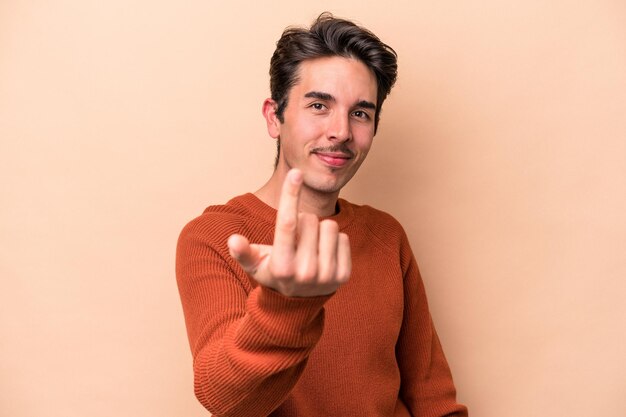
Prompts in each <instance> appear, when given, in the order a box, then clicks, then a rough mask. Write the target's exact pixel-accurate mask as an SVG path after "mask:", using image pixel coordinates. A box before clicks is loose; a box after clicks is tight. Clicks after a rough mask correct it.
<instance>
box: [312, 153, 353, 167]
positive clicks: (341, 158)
mask: <svg viewBox="0 0 626 417" xmlns="http://www.w3.org/2000/svg"><path fill="white" fill-rule="evenodd" d="M314 154H315V156H317V157H318V159H320V160H321V161H322V162H324V163H325V164H327V165H330V166H332V167H335V168H338V167H342V166H344V165H346V164H347V163H348V161H349V160H350V159H352V155H348V154H345V153H342V152H314Z"/></svg>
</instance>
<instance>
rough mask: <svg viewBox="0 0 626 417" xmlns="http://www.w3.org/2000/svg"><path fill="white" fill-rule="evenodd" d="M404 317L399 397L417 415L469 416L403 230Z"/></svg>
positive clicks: (399, 354)
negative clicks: (442, 345) (460, 396)
mask: <svg viewBox="0 0 626 417" xmlns="http://www.w3.org/2000/svg"><path fill="white" fill-rule="evenodd" d="M400 255H401V263H402V271H403V273H404V317H403V322H402V329H401V330H400V335H399V338H398V343H397V345H396V355H397V358H398V365H399V367H400V373H401V378H402V383H401V387H400V397H401V399H402V401H403V402H404V403H405V404H406V406H407V407H408V409H409V410H410V411H411V414H412V415H414V416H418V415H419V416H428V417H442V416H457V417H464V416H467V408H466V407H465V406H463V405H461V404H458V403H457V401H456V389H455V387H454V383H453V381H452V375H451V373H450V368H449V366H448V362H447V361H446V358H445V356H444V353H443V349H442V347H441V343H440V342H439V337H438V336H437V332H436V331H435V327H434V325H433V321H432V318H431V315H430V311H429V309H428V302H427V299H426V292H425V289H424V283H423V282H422V278H421V275H420V272H419V268H418V266H417V262H416V260H415V257H414V256H413V253H412V251H411V248H410V246H409V242H408V239H407V237H406V235H405V234H403V240H402V247H401V254H400Z"/></svg>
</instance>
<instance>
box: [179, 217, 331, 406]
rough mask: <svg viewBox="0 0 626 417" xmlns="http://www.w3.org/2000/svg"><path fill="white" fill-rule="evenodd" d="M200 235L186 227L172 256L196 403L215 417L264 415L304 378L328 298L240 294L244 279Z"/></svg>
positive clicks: (255, 292) (266, 292)
mask: <svg viewBox="0 0 626 417" xmlns="http://www.w3.org/2000/svg"><path fill="white" fill-rule="evenodd" d="M203 236H206V233H198V232H197V231H195V230H194V228H193V227H190V226H188V227H186V228H185V229H183V232H182V233H181V236H180V238H179V241H178V247H177V253H176V277H177V283H178V288H179V292H180V296H181V302H182V306H183V312H184V314H185V322H186V326H187V333H188V336H189V343H190V345H191V350H192V354H193V370H194V389H195V394H196V397H197V398H198V400H199V401H200V403H201V404H202V405H203V406H204V407H205V408H207V409H208V410H209V411H210V412H211V413H213V415H214V416H216V417H222V416H224V417H227V416H228V417H230V416H232V417H235V416H237V417H245V416H266V415H268V414H270V413H271V412H272V411H273V410H274V409H275V408H276V407H278V406H279V405H280V404H281V403H282V402H283V401H284V400H285V398H286V397H287V395H288V394H289V392H290V391H291V389H292V388H293V386H294V385H295V384H296V382H297V381H298V379H299V377H300V375H301V374H302V372H303V370H304V368H305V366H306V363H307V359H308V357H309V354H310V352H311V351H312V349H313V348H314V347H315V345H316V343H317V341H318V340H319V338H320V337H321V334H322V328H323V321H324V308H323V305H324V303H325V301H326V300H327V299H328V298H329V297H330V296H324V297H311V298H290V297H285V296H283V295H282V294H280V293H278V292H276V291H274V290H271V289H268V288H265V287H262V286H258V287H256V288H254V289H252V288H251V287H250V288H244V285H243V284H242V282H243V280H242V276H241V274H243V278H244V279H246V280H247V278H246V276H245V272H243V270H241V268H239V267H238V265H237V264H236V263H235V262H234V261H233V260H232V259H231V258H230V257H229V256H228V255H227V254H226V253H220V251H219V250H216V249H215V248H214V247H212V246H211V245H210V244H209V243H208V242H207V239H206V238H204V237H203ZM238 274H239V275H238Z"/></svg>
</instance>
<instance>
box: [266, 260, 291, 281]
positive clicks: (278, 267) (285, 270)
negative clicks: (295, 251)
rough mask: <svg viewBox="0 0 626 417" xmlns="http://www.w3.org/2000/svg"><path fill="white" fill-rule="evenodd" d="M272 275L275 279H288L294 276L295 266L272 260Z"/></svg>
mask: <svg viewBox="0 0 626 417" xmlns="http://www.w3.org/2000/svg"><path fill="white" fill-rule="evenodd" d="M269 271H270V275H271V276H272V277H273V278H275V279H281V280H282V279H288V278H290V277H291V276H293V268H292V267H291V266H290V265H287V264H285V263H278V262H271V263H270V268H269Z"/></svg>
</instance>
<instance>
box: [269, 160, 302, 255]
mask: <svg viewBox="0 0 626 417" xmlns="http://www.w3.org/2000/svg"><path fill="white" fill-rule="evenodd" d="M301 188H302V172H301V171H300V170H298V169H292V170H290V171H289V172H288V173H287V177H286V178H285V182H284V183H283V188H282V191H281V193H280V201H279V203H278V211H277V213H276V232H275V234H274V249H273V252H274V254H275V255H277V256H278V257H279V258H281V257H282V256H286V257H291V256H293V255H294V253H295V248H296V233H297V225H298V202H299V199H300V189H301ZM283 259H284V258H283Z"/></svg>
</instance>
